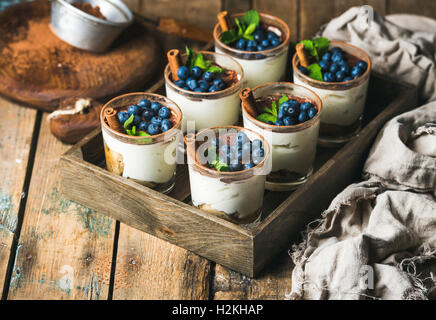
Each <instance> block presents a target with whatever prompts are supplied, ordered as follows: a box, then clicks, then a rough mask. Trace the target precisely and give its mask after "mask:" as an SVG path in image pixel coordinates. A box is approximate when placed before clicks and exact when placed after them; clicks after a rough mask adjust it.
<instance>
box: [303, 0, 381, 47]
mask: <svg viewBox="0 0 436 320" xmlns="http://www.w3.org/2000/svg"><path fill="white" fill-rule="evenodd" d="M363 5H370V6H373V7H374V9H376V10H378V11H380V12H381V13H384V12H385V0H329V1H325V0H304V1H303V0H302V1H300V6H301V8H300V34H299V38H300V39H301V40H303V39H307V38H310V37H313V36H314V35H315V33H316V32H317V31H318V30H319V29H320V27H321V26H322V25H323V24H325V23H327V22H329V21H330V20H331V19H333V18H335V17H337V16H339V15H341V14H342V13H344V12H345V11H347V10H348V9H350V8H351V7H355V6H363Z"/></svg>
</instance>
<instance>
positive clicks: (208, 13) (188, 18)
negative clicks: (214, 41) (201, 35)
mask: <svg viewBox="0 0 436 320" xmlns="http://www.w3.org/2000/svg"><path fill="white" fill-rule="evenodd" d="M220 10H221V0H208V1H204V0H190V1H174V0H146V1H140V3H139V8H138V13H140V14H142V15H144V16H146V17H149V18H173V19H176V20H182V21H185V22H189V23H192V24H196V25H198V26H201V27H206V28H209V29H211V30H212V28H213V26H214V25H215V24H216V20H217V19H216V15H217V13H218V12H219V11H220Z"/></svg>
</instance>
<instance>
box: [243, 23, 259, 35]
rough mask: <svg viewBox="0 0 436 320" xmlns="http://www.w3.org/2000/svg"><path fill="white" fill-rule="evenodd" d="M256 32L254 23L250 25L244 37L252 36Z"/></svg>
mask: <svg viewBox="0 0 436 320" xmlns="http://www.w3.org/2000/svg"><path fill="white" fill-rule="evenodd" d="M254 30H256V25H255V24H254V23H252V24H250V25H249V26H248V27H247V29H245V31H244V36H245V37H246V36H250V35H251V34H253V32H254Z"/></svg>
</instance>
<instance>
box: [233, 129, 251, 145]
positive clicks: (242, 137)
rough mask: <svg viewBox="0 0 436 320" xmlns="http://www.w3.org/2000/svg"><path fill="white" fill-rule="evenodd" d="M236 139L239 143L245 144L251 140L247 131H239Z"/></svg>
mask: <svg viewBox="0 0 436 320" xmlns="http://www.w3.org/2000/svg"><path fill="white" fill-rule="evenodd" d="M236 141H237V142H238V145H241V146H242V145H243V144H245V143H246V142H247V141H249V139H248V137H247V135H246V134H245V132H238V133H237V134H236Z"/></svg>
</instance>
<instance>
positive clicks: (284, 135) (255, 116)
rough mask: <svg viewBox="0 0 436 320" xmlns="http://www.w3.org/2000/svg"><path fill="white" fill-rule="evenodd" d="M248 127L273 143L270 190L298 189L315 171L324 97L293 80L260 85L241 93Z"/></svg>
mask: <svg viewBox="0 0 436 320" xmlns="http://www.w3.org/2000/svg"><path fill="white" fill-rule="evenodd" d="M241 99H242V114H243V119H244V127H245V128H247V129H251V130H253V131H255V132H257V133H259V134H260V135H262V136H264V137H265V139H266V140H267V141H268V142H269V144H270V146H271V158H272V160H271V161H272V169H271V173H270V174H269V175H268V177H267V181H266V189H268V190H271V191H289V190H294V189H295V188H296V187H298V186H299V185H301V184H303V183H305V182H306V180H307V178H308V177H309V176H310V175H311V173H312V171H313V169H312V168H313V167H312V166H313V162H314V160H315V154H316V146H317V141H318V132H319V124H320V116H322V112H323V107H322V102H321V100H320V98H319V97H318V96H317V95H316V94H315V93H314V92H313V91H311V90H309V89H307V88H305V87H302V86H299V85H295V84H292V83H286V82H278V83H271V84H264V85H260V86H258V87H256V88H254V89H253V90H251V89H244V90H243V91H242V92H241Z"/></svg>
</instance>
